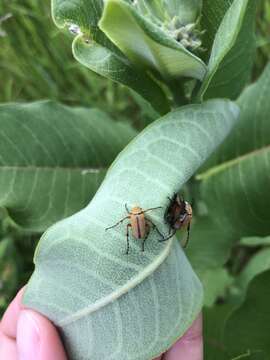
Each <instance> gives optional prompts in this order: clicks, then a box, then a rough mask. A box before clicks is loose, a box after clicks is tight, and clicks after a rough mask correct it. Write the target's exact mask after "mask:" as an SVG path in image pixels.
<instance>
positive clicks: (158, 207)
mask: <svg viewBox="0 0 270 360" xmlns="http://www.w3.org/2000/svg"><path fill="white" fill-rule="evenodd" d="M156 209H162V206H157V207H154V208H150V209H146V210H143V211H142V212H143V213H146V212H147V211H152V210H156Z"/></svg>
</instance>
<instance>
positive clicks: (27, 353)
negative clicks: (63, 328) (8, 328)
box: [17, 309, 67, 360]
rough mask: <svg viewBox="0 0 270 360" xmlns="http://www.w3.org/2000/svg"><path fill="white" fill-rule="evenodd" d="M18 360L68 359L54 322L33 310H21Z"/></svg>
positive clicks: (18, 332) (18, 329)
mask: <svg viewBox="0 0 270 360" xmlns="http://www.w3.org/2000/svg"><path fill="white" fill-rule="evenodd" d="M17 354H18V360H48V359H54V360H67V357H66V355H65V351H64V347H63V345H62V343H61V340H60V337H59V335H58V333H57V330H56V328H55V327H54V326H53V324H52V323H51V322H50V321H49V320H48V319H46V318H45V317H44V316H42V315H40V314H38V313H36V312H35V311H32V310H27V309H23V310H21V311H20V314H19V319H18V324H17Z"/></svg>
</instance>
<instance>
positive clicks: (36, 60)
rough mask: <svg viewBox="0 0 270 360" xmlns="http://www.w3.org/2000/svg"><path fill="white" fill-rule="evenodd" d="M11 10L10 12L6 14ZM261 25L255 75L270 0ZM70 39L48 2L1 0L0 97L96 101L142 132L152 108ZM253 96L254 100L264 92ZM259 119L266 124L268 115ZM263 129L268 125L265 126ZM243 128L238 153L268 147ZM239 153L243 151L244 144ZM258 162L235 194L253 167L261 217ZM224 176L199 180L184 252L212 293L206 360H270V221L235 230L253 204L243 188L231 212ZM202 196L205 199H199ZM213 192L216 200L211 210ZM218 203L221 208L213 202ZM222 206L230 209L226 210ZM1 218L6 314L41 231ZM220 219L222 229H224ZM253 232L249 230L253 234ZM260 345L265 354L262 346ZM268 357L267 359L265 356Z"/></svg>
mask: <svg viewBox="0 0 270 360" xmlns="http://www.w3.org/2000/svg"><path fill="white" fill-rule="evenodd" d="M205 2H206V3H211V2H212V0H211V1H210V0H209V1H208V0H205ZM220 3H223V5H224V4H225V5H226V3H227V4H228V3H231V1H230V0H226V1H225V0H224V1H223V0H220ZM8 14H11V16H10V17H9V16H6V15H8ZM4 16H6V19H4ZM216 20H218V19H216ZM211 24H212V25H211V26H212V27H213V28H214V27H215V28H216V27H217V26H216V24H215V23H213V22H212V23H211ZM256 29H257V53H256V61H255V64H254V67H253V73H252V79H253V81H255V80H257V79H258V78H259V76H260V75H261V74H262V71H263V69H264V68H265V66H266V64H267V62H268V61H269V59H270V0H262V1H261V2H260V6H259V11H258V15H257V27H256ZM205 39H206V43H207V42H208V43H209V44H210V43H211V42H212V40H213V39H212V38H210V37H209V36H208V35H207V33H206V34H205ZM71 40H72V36H71V35H70V36H67V34H66V33H61V32H59V31H58V30H57V29H56V27H55V25H54V24H53V22H52V19H51V14H50V1H49V0H46V1H44V2H37V1H35V0H23V1H21V0H20V1H19V0H14V1H12V2H10V1H9V0H2V1H1V3H0V44H1V50H0V74H1V84H2V87H1V91H0V102H10V101H19V102H22V101H34V100H40V99H44V98H49V99H52V100H57V101H61V102H63V103H65V104H68V105H80V106H82V105H83V106H90V107H93V106H94V107H97V108H100V109H102V110H105V111H106V112H108V113H110V114H111V115H112V117H113V118H115V119H123V120H126V119H127V118H128V119H129V121H130V122H132V123H133V124H134V125H135V126H136V127H137V128H143V127H144V126H145V125H147V124H148V123H149V122H151V121H152V120H153V119H154V118H155V117H156V114H155V112H154V111H153V110H152V109H151V108H150V106H148V105H147V104H146V103H145V101H144V100H142V99H141V98H140V97H139V96H138V95H137V94H134V93H132V92H131V91H130V90H128V89H127V88H125V87H123V86H121V85H118V84H115V83H113V82H111V81H110V80H107V79H105V78H102V77H100V76H98V75H96V74H94V73H92V72H91V71H89V70H88V69H87V68H85V67H84V66H82V65H81V64H79V63H78V62H76V61H75V59H74V58H73V56H72V53H71V48H70V43H71ZM207 54H208V53H206V55H207ZM206 55H205V56H206ZM266 89H269V87H268V88H266ZM259 90H260V89H258V92H259ZM268 92H269V90H268ZM254 96H256V94H255V95H254ZM241 98H242V96H241ZM241 98H240V102H241ZM254 100H255V102H256V101H257V98H255V99H254ZM264 101H265V103H264V104H261V105H260V106H261V108H262V110H263V108H267V106H266V105H267V104H268V103H269V101H268V100H267V99H264ZM268 106H269V104H268ZM250 114H251V115H250V116H251V117H253V118H254V119H255V120H256V117H257V115H256V114H253V113H252V109H251V110H250ZM260 116H261V117H262V118H264V120H265V122H268V123H269V121H268V119H269V112H268V113H266V114H261V115H260ZM267 116H268V117H267ZM245 120H246V121H247V122H248V119H244V120H243V122H245ZM265 124H266V123H265ZM254 126H255V128H256V126H258V127H257V130H258V129H259V130H258V131H259V132H260V133H261V135H263V134H262V126H261V124H260V125H258V122H255V125H254ZM265 126H266V128H269V126H268V125H267V124H266V125H265ZM238 131H239V130H238ZM244 131H248V130H247V127H245V126H244V125H243V132H242V130H241V129H240V135H239V139H240V142H241V143H242V145H243V147H241V149H244V150H241V151H242V152H241V155H242V154H243V155H244V154H245V153H246V152H247V151H252V150H254V149H257V148H260V147H262V146H269V137H268V139H267V138H265V139H266V140H265V142H264V144H259V145H258V144H256V146H255V147H254V149H252V144H253V143H252V141H251V139H252V134H253V133H254V132H253V131H254V129H253V130H250V131H251V133H250V134H251V135H250V134H248V135H245V136H243V134H244ZM265 134H266V133H265V132H264V135H265ZM262 137H263V136H262ZM233 144H234V145H235V144H237V145H238V140H235V141H234V139H233V137H231V138H230V139H229V140H228V142H226V143H225V147H226V146H227V147H228V148H230V149H231V150H229V151H227V150H228V149H227V150H226V151H224V152H223V155H224V154H225V155H224V156H227V158H226V159H225V158H222V156H221V157H218V153H217V154H216V157H215V158H212V160H210V162H208V164H207V165H206V166H205V168H204V169H203V170H206V168H207V167H208V168H209V167H210V166H212V165H213V164H215V165H217V167H218V166H220V164H221V163H222V162H224V161H226V160H228V161H229V160H232V161H233V160H234V158H235V157H236V156H237V155H236V153H235V152H234V151H233V150H232V148H233ZM253 145H254V144H253ZM238 151H240V150H239V148H238V147H237V152H238ZM219 154H220V153H219ZM255 155H256V154H255ZM267 159H268V158H267V156H266V157H265V158H262V157H261V158H260V160H261V161H262V167H263V166H264V165H265V164H268V163H267ZM211 161H212V165H211ZM254 161H255V160H254V159H253V158H252V159H251V160H250V164H247V163H246V164H244V165H243V163H242V165H239V164H238V165H239V166H238V167H237V168H236V169H234V170H232V171H236V174H235V177H234V180H235V184H234V186H235V189H234V193H238V192H239V189H240V185H239V184H240V183H241V176H240V179H239V178H237V176H239V174H240V175H241V173H240V170H239V168H240V167H241V166H246V168H245V171H246V175H245V178H248V179H250V178H252V179H253V181H254V183H253V185H254V187H253V188H252V189H251V190H250V191H251V193H252V200H254V201H255V203H256V209H257V210H256V211H258V213H260V211H261V209H260V204H261V203H262V202H263V201H264V200H263V199H259V200H258V198H257V195H258V193H259V190H261V188H262V185H261V186H260V185H257V189H258V193H257V192H256V191H257V190H256V184H259V182H257V177H258V178H260V179H262V176H259V175H258V173H257V172H253V173H252V169H253V164H254ZM263 161H265V164H264V163H263ZM227 165H228V164H227ZM265 169H266V168H263V170H262V174H263V173H264V175H265V183H264V186H265V185H267V181H268V184H269V176H268V179H267V176H266V175H268V174H269V172H268V173H267V174H265V171H266V170H265ZM227 176H228V177H227V178H224V179H225V180H222V181H223V186H222V187H221V186H220V185H216V181H215V180H213V184H211V186H209V188H208V189H206V188H205V189H204V190H203V191H201V189H202V187H203V186H205V185H202V184H201V183H198V182H195V181H194V180H193V182H192V186H190V187H189V191H188V192H189V193H190V194H193V193H194V197H195V198H196V204H195V214H196V215H197V216H196V218H195V221H194V223H193V227H192V230H191V241H190V244H189V248H188V250H187V252H188V256H189V257H190V259H191V262H192V264H193V266H194V267H195V269H196V270H197V272H198V274H199V276H200V277H201V279H202V282H203V284H204V287H205V292H206V297H205V305H206V306H205V309H204V317H205V324H204V327H205V340H206V346H205V349H206V350H205V352H206V360H212V359H213V360H214V359H215V360H216V359H217V358H218V359H219V360H223V359H224V360H233V359H238V358H239V359H240V358H241V359H242V358H243V359H268V358H269V351H270V350H269V343H270V341H269V329H268V321H266V319H268V318H269V310H268V304H269V301H270V297H269V296H270V295H269V291H268V288H269V281H270V276H269V271H267V270H268V269H270V260H269V258H270V253H269V244H270V243H269V236H268V235H269V233H270V229H269V225H268V224H266V223H265V222H264V223H263V229H262V226H261V224H260V219H256V233H255V232H254V233H252V231H251V228H252V226H253V223H252V215H250V214H249V216H250V217H249V218H248V219H247V218H244V217H243V219H244V220H243V222H241V226H242V227H243V228H244V230H243V229H242V228H241V226H240V227H239V228H237V231H235V229H236V227H237V222H238V221H239V220H238V218H237V216H239V214H244V215H245V214H246V209H248V203H246V201H247V200H246V198H245V194H242V195H241V196H240V195H239V196H240V198H241V201H240V200H239V202H238V205H239V208H238V207H236V208H234V210H237V211H236V212H235V213H234V215H233V217H232V213H233V212H231V211H230V210H231V209H233V204H234V203H233V201H234V200H233V197H231V198H230V197H229V196H228V193H227V192H226V189H227V187H226V186H227V184H228V182H229V180H228V179H229V178H230V176H233V175H232V174H231V173H227ZM213 178H214V177H213ZM220 181H221V180H220ZM202 183H203V181H202ZM215 186H218V187H219V188H222V191H223V193H222V194H221V195H220V197H219V193H218V192H217V193H216V194H215V196H217V198H215V197H214V195H213V194H212V190H213V188H214V187H215ZM266 188H267V186H266V187H265V188H264V189H263V191H267V190H265V189H266ZM268 188H269V186H268ZM203 192H204V195H202V193H203ZM268 193H269V191H268ZM205 194H206V195H205ZM262 194H263V195H264V193H262ZM268 196H269V194H268ZM262 197H263V196H262ZM209 198H210V199H211V198H212V199H213V200H212V203H211V202H210V205H209V204H208V207H207V199H209ZM256 201H258V203H257V202H256ZM216 203H217V204H219V206H217V207H216V208H215V204H216ZM268 203H269V202H268ZM268 203H267V204H265V201H264V205H265V208H266V209H267V208H268V209H269V207H268ZM223 204H225V205H226V206H225V207H224V208H223ZM220 205H222V206H220ZM224 209H225V210H226V211H224ZM211 211H212V212H215V211H219V214H221V215H220V218H222V223H221V224H219V226H215V223H216V220H215V214H214V216H212V217H211V216H209V214H210V212H211ZM222 211H223V212H222ZM268 212H269V211H268ZM264 213H265V211H264ZM198 215H200V216H198ZM227 215H228V216H227ZM253 215H254V214H253ZM255 215H257V212H256V214H255ZM265 216H266V215H265ZM255 217H256V216H255ZM240 218H241V216H240ZM247 220H248V221H247ZM246 222H247V224H246ZM0 224H1V226H0V274H1V275H0V315H1V313H2V312H3V311H4V309H5V308H6V306H7V304H8V303H9V301H10V299H11V298H12V297H13V296H14V294H15V293H16V291H17V290H18V289H19V288H20V287H21V286H22V285H23V284H24V283H25V282H26V281H27V279H28V278H29V276H30V274H31V273H32V271H33V264H32V258H33V252H34V248H35V246H36V243H37V239H38V238H39V235H40V234H39V233H30V232H26V231H25V230H24V231H23V230H22V229H20V228H19V227H18V226H17V225H16V224H14V223H13V222H12V221H11V220H10V217H9V214H7V212H6V211H5V210H4V209H0ZM220 225H222V226H221V228H222V230H221V229H220ZM247 228H248V231H246V229H247ZM196 239H198V241H197V240H196ZM212 240H213V241H212ZM214 240H216V241H215V242H214ZM265 271H266V272H265ZM258 301H259V302H258ZM246 314H248V316H247V315H246ZM263 319H265V320H263ZM260 332H263V333H264V334H267V335H268V338H265V337H260V336H259V335H258V334H260ZM253 334H255V335H256V337H255V340H256V343H255V342H254V344H255V345H256V349H255V350H254V349H253V348H252V346H250V348H249V349H247V347H249V345H250V344H252V342H253V340H254V337H253ZM257 335H258V336H257ZM239 337H241V339H242V340H241V342H240V341H239V342H238V341H237V339H238V338H239ZM255 340H254V341H255ZM255 345H254V346H255ZM228 346H229V347H231V348H232V351H228ZM258 348H260V349H261V350H262V351H261V352H256V351H257V349H258ZM260 349H259V350H260ZM267 352H268V353H267ZM265 353H267V355H268V357H267V356H266V357H265ZM217 354H218V356H217Z"/></svg>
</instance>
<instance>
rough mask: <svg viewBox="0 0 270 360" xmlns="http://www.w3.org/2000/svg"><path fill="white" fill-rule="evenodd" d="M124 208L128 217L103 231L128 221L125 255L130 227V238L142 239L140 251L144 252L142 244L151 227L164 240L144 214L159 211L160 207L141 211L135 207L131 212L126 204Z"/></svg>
mask: <svg viewBox="0 0 270 360" xmlns="http://www.w3.org/2000/svg"><path fill="white" fill-rule="evenodd" d="M125 208H126V211H127V213H128V216H126V217H124V218H123V219H121V220H120V221H118V222H117V223H116V224H115V225H112V226H110V227H108V228H106V229H105V230H106V231H107V230H109V229H112V228H114V227H116V226H118V225H119V224H121V223H122V222H123V221H125V220H127V219H129V220H130V221H129V223H128V224H127V232H126V236H127V251H126V254H128V253H129V228H130V227H131V230H132V236H133V237H134V238H135V239H142V251H144V243H145V241H146V239H147V238H148V236H149V233H150V230H151V226H152V228H153V229H156V231H157V232H158V233H159V235H160V236H162V240H164V235H163V234H162V233H161V232H160V231H159V230H158V228H157V226H156V225H155V224H154V223H153V222H152V220H150V219H147V218H146V217H145V216H144V214H145V213H146V212H148V211H152V210H156V209H161V208H162V206H158V207H155V208H150V209H147V210H143V209H142V208H140V207H139V206H135V207H133V208H132V209H131V211H129V209H128V207H127V204H125Z"/></svg>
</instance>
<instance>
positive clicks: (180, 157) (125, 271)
mask: <svg viewBox="0 0 270 360" xmlns="http://www.w3.org/2000/svg"><path fill="white" fill-rule="evenodd" d="M237 116H238V108H237V106H235V105H234V104H233V103H231V102H228V101H223V100H220V101H219V100H216V101H210V102H208V103H205V104H203V105H193V106H187V107H184V108H181V109H179V110H176V111H174V112H171V113H169V114H168V115H167V116H165V117H164V118H162V119H160V120H158V121H155V122H154V123H152V124H151V125H150V126H148V127H147V128H146V129H145V130H144V131H143V132H142V133H141V134H140V135H139V136H138V137H137V138H135V140H134V141H132V142H131V143H130V144H129V145H128V146H127V147H126V149H125V150H123V151H122V152H121V153H120V154H119V156H118V157H117V159H116V160H115V162H114V163H113V165H112V166H111V168H110V170H109V171H108V173H107V175H106V178H105V180H104V182H103V184H102V185H101V187H100V189H99V191H98V192H97V194H96V196H95V197H94V198H93V199H92V201H91V203H90V204H89V205H88V206H87V207H86V208H85V209H83V210H82V211H80V212H79V213H77V214H76V215H73V216H71V217H69V218H68V219H65V220H63V221H61V222H60V223H58V224H56V225H54V226H53V227H51V228H50V229H48V231H47V232H46V233H45V234H44V236H43V237H42V239H41V241H40V244H39V246H38V248H37V250H36V255H35V264H36V269H35V272H34V274H33V276H32V278H31V280H30V282H29V284H28V287H27V291H26V293H25V297H24V303H25V304H27V306H30V307H32V308H34V309H36V310H38V311H40V312H41V313H43V314H45V315H46V316H47V317H49V318H50V319H51V320H52V321H53V322H54V323H55V324H56V325H57V326H58V327H59V328H60V331H61V334H62V337H63V340H64V342H65V346H66V349H67V351H68V354H69V357H70V359H75V360H76V359H82V358H83V359H91V360H100V359H102V358H111V359H118V360H126V359H127V358H128V359H131V360H132V359H140V360H146V359H151V358H154V357H155V356H157V355H159V354H161V353H162V352H164V351H165V350H166V349H168V348H169V347H170V346H171V345H172V343H174V342H175V340H176V339H177V338H178V337H180V336H181V335H183V334H184V332H185V331H186V330H187V329H188V327H189V326H190V325H191V323H192V322H193V321H194V319H195V318H196V316H197V315H198V313H199V311H200V309H201V306H202V288H201V285H200V282H199V281H198V279H197V277H196V275H195V274H194V273H193V271H192V269H191V266H190V264H189V262H188V261H187V259H186V257H185V255H184V252H183V250H182V249H181V247H180V245H179V243H178V242H176V241H175V238H172V239H170V240H169V241H167V242H159V241H158V240H159V239H161V236H160V235H159V234H157V232H156V231H155V230H154V229H153V228H152V229H151V231H150V234H149V237H148V238H147V240H146V243H145V251H144V252H142V251H141V242H140V240H136V239H134V238H133V237H132V236H130V252H129V254H128V255H126V246H127V244H126V242H127V239H126V229H127V228H126V225H127V223H128V219H126V222H124V223H122V225H119V226H118V227H116V228H114V229H110V230H108V231H105V229H106V228H107V227H108V226H111V225H113V224H114V223H116V222H117V221H119V220H120V219H121V218H123V217H125V216H127V213H126V210H125V204H127V207H128V208H132V207H133V206H136V205H137V206H141V207H142V208H143V209H147V208H150V207H155V206H162V207H163V208H162V209H157V210H156V211H152V212H149V213H147V214H146V215H145V216H146V217H147V218H148V219H151V220H152V221H153V222H154V223H155V224H156V225H157V227H158V229H159V230H160V231H161V232H162V233H163V234H167V233H168V230H169V229H168V226H167V225H165V224H164V219H163V217H164V211H165V207H166V206H167V203H168V199H167V196H169V195H171V194H172V193H173V192H174V191H176V190H179V189H180V188H181V186H182V185H183V184H184V183H185V182H186V181H187V180H188V179H189V178H190V176H191V175H192V174H193V173H194V172H195V171H196V169H197V168H198V167H199V166H200V164H201V163H202V162H203V161H205V159H206V158H207V156H209V154H210V153H211V152H212V151H213V150H214V149H215V148H216V146H217V145H218V144H219V143H220V142H221V141H222V140H223V139H224V137H225V136H226V135H227V134H228V133H229V131H230V130H231V128H232V126H233V125H234V124H235V121H236V118H237Z"/></svg>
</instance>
